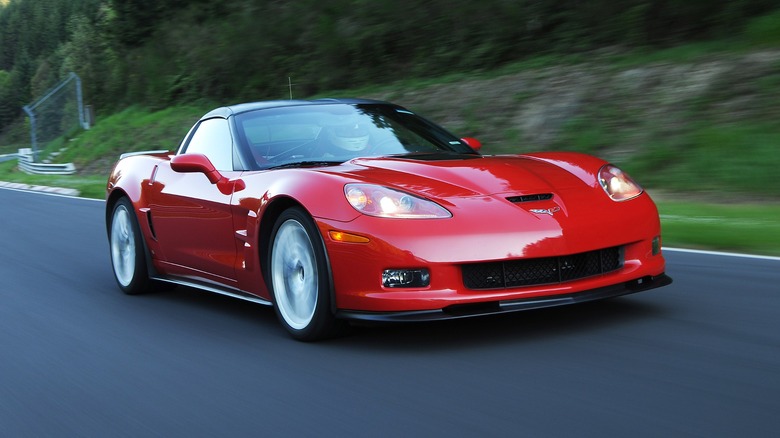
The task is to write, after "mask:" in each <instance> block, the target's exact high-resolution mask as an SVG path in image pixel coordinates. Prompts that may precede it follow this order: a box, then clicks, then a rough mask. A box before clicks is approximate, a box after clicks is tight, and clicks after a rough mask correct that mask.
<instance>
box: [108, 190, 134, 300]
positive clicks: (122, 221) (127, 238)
mask: <svg viewBox="0 0 780 438" xmlns="http://www.w3.org/2000/svg"><path fill="white" fill-rule="evenodd" d="M111 262H112V264H113V265H114V274H115V275H116V279H117V281H118V282H119V284H120V285H122V286H123V287H128V286H130V283H131V282H132V281H133V276H134V275H135V262H136V248H135V232H134V229H133V219H132V218H131V217H130V212H129V211H127V208H126V207H125V206H124V205H119V206H117V208H116V210H114V217H113V218H112V219H111Z"/></svg>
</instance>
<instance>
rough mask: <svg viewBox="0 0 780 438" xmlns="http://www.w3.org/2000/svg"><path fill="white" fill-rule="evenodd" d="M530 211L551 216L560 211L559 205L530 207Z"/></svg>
mask: <svg viewBox="0 0 780 438" xmlns="http://www.w3.org/2000/svg"><path fill="white" fill-rule="evenodd" d="M530 211H531V213H536V214H549V215H550V216H552V215H553V214H555V213H557V212H559V211H561V207H552V208H532V209H531V210H530Z"/></svg>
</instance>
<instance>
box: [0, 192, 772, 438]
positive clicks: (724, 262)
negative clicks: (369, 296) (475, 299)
mask: <svg viewBox="0 0 780 438" xmlns="http://www.w3.org/2000/svg"><path fill="white" fill-rule="evenodd" d="M104 230H105V228H104V224H103V203H102V202H99V201H90V200H80V199H74V198H64V197H54V196H46V195H39V194H33V193H24V192H17V191H11V190H4V189H0V244H1V245H2V251H0V436H4V437H5V436H7V437H44V436H57V437H71V436H79V437H82V436H83V437H136V438H137V437H156V436H159V437H179V436H182V437H185V436H186V437H200V436H237V437H240V436H426V437H429V436H480V437H482V436H513V437H515V436H529V437H568V436H578V437H579V436H599V437H602V436H631V437H641V436H648V437H650V436H652V437H659V436H675V437H683V436H701V437H775V436H778V433H779V432H778V430H779V429H780V286H779V285H780V260H772V259H752V258H741V257H729V256H720V255H707V254H704V255H702V254H690V253H684V252H671V251H667V252H666V257H667V261H668V273H669V274H670V275H671V276H672V277H673V278H674V279H675V283H674V284H673V285H672V286H669V287H666V288H663V289H657V290H654V291H648V292H644V293H641V294H637V295H632V296H628V297H623V298H619V299H614V300H609V301H604V302H599V303H591V304H585V305H579V306H572V307H566V308H558V309H545V310H540V311H530V312H523V313H517V314H514V315H506V316H501V317H495V318H493V317H491V318H482V319H470V320H464V321H452V322H444V323H435V324H418V325H400V326H399V325H396V326H382V327H366V328H360V329H359V330H357V331H356V333H354V334H353V335H352V336H349V337H345V338H341V339H337V340H333V341H329V342H322V343H316V344H304V343H299V342H296V341H293V340H292V339H290V338H289V337H288V336H287V335H286V334H285V332H284V331H283V330H282V328H281V327H280V325H279V324H278V323H277V321H276V319H275V316H274V314H273V311H272V309H270V308H268V307H263V306H259V305H255V304H251V303H246V302H243V301H239V300H234V299H230V298H227V297H222V296H217V295H211V294H207V293H202V292H197V291H193V290H190V289H177V290H175V291H171V292H165V293H157V294H151V295H144V296H137V297H130V296H125V295H123V294H122V293H121V292H119V290H118V289H117V287H116V285H115V283H114V279H113V277H112V274H111V269H110V262H109V258H108V245H107V243H106V234H105V231H104Z"/></svg>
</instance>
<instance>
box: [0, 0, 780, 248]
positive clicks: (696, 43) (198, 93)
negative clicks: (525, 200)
mask: <svg viewBox="0 0 780 438" xmlns="http://www.w3.org/2000/svg"><path fill="white" fill-rule="evenodd" d="M71 72H74V73H76V74H77V75H78V77H79V78H80V79H81V81H82V84H83V90H82V93H83V100H84V102H85V103H86V105H87V107H88V118H89V119H90V122H91V124H92V125H93V126H92V127H91V129H90V130H89V131H84V130H83V128H82V127H80V126H78V125H76V126H75V127H74V126H71V125H65V124H63V123H59V125H61V126H60V128H61V130H60V133H59V134H58V135H56V136H54V138H53V140H51V141H50V142H48V141H47V142H46V143H45V144H43V145H42V148H43V149H44V150H45V154H47V155H48V156H49V159H51V160H55V161H57V160H60V161H63V162H65V161H67V162H73V163H75V165H76V169H77V174H76V175H74V176H73V177H72V178H71V179H70V180H67V181H65V182H64V183H62V184H69V185H76V186H79V187H81V188H82V191H84V192H85V193H86V194H87V195H88V196H90V195H92V196H95V197H100V196H101V191H102V187H100V186H101V185H102V183H103V182H104V178H105V175H106V174H107V172H108V170H109V167H110V165H111V163H112V162H113V161H114V160H115V158H116V156H117V155H118V154H119V153H121V152H126V151H131V150H148V149H171V150H172V149H175V148H176V147H177V145H178V143H179V141H180V140H181V138H182V137H183V136H184V134H186V132H187V130H188V129H189V127H190V126H191V124H192V123H193V122H194V121H195V120H196V119H197V118H198V117H199V116H201V115H202V114H204V113H205V112H207V111H208V110H209V109H211V108H212V107H214V106H221V105H225V104H232V103H238V102H246V101H254V100H265V99H289V98H290V96H292V97H293V98H312V97H325V96H333V97H341V96H354V97H368V98H378V99H383V100H390V101H392V102H395V103H398V104H401V105H403V106H406V107H408V108H410V109H412V110H414V111H416V112H418V113H420V114H421V115H423V116H426V117H428V118H430V119H432V120H434V121H436V122H438V123H440V124H442V125H444V126H445V127H446V128H448V129H449V130H450V131H453V132H454V133H455V134H457V135H459V136H473V137H477V138H479V139H480V140H481V141H482V142H483V144H484V145H485V146H484V149H483V151H484V152H485V153H491V154H498V153H519V152H528V151H536V150H551V149H555V150H574V151H580V152H586V153H592V154H595V155H598V156H601V157H604V158H606V159H608V160H610V161H612V162H614V163H616V164H619V165H620V166H622V167H624V168H625V169H627V170H628V171H629V172H630V173H631V174H632V175H633V176H634V177H635V179H638V180H639V181H640V182H641V183H642V184H643V185H645V186H646V187H647V188H648V189H649V190H650V192H651V193H653V195H654V197H655V198H656V199H657V200H660V201H662V203H663V201H669V204H665V205H664V208H662V213H663V214H664V215H665V221H666V222H665V227H667V226H671V227H672V229H671V231H672V233H671V235H672V237H673V235H674V233H675V229H674V227H675V226H676V225H675V221H684V219H680V218H684V217H689V216H691V215H693V216H695V217H696V218H698V219H697V220H698V222H690V223H687V224H686V226H687V227H690V228H691V229H700V228H701V226H702V224H704V225H708V226H720V225H723V223H725V222H723V221H726V222H727V221H728V220H730V219H728V218H729V217H731V216H730V215H735V216H733V217H737V218H738V222H739V221H741V222H739V223H741V224H742V228H744V229H745V230H749V229H754V230H756V231H760V233H758V234H757V235H756V236H755V237H754V239H755V240H756V241H757V242H761V241H763V242H764V244H766V241H767V240H769V241H770V244H769V245H768V246H769V249H761V248H760V249H759V251H763V252H767V251H768V252H769V253H780V229H778V228H780V225H779V224H778V222H780V221H779V220H778V218H780V210H778V208H780V207H778V206H779V205H780V202H778V201H780V178H778V175H779V174H778V168H780V153H778V152H777V147H778V145H779V144H780V4H778V2H777V0H732V1H728V2H713V1H711V0H689V1H681V0H655V1H649V0H623V1H619V2H615V1H612V0H593V1H588V2H581V1H573V0H563V1H561V0H482V1H479V2H475V1H471V0H426V1H412V0H328V1H321V0H291V1H270V0H265V1H262V0H235V1H231V2H213V1H206V0H192V1H184V0H169V1H160V0H0V154H4V153H14V152H15V151H16V150H17V149H18V148H19V147H29V143H30V126H29V119H28V117H26V114H25V112H24V111H22V107H23V106H25V105H29V104H31V103H32V102H35V101H36V100H37V99H39V98H41V97H42V96H46V94H47V92H49V91H50V90H51V89H52V87H56V86H57V84H59V83H60V82H61V81H62V80H63V79H65V78H67V77H68V75H69V74H70V73H71ZM54 124H57V122H55V123H54ZM128 139H132V140H131V141H128ZM18 173H19V172H18V171H17V170H16V168H15V166H14V165H13V164H11V163H0V180H16V179H20V180H26V179H27V178H29V177H28V176H24V175H19V174H18ZM33 178H35V177H33ZM36 181H37V180H36ZM74 181H75V182H74ZM96 181H97V182H98V183H95V182H96ZM95 185H96V186H98V187H100V188H98V189H93V188H90V187H92V186H95ZM693 202H701V203H705V204H707V205H708V207H706V208H716V210H701V209H699V210H696V211H693V212H690V211H688V210H686V208H687V207H689V206H690V205H691V204H692V203H693ZM745 203H748V204H750V208H754V207H756V208H758V207H762V208H765V209H761V208H759V209H758V210H756V212H755V214H754V213H750V214H747V212H752V211H753V210H750V209H749V208H747V207H744V204H745ZM733 205H737V206H739V207H736V208H733V209H732V208H731V207H728V206H733ZM702 208H705V207H702ZM724 208H725V209H724ZM734 210H736V211H734ZM713 218H714V219H713ZM718 218H721V219H723V221H721V222H722V223H721V222H719V221H720V219H718ZM734 220H736V219H734ZM677 225H680V224H677ZM732 225H733V224H732ZM773 227H774V228H773ZM767 230H769V232H767ZM746 232H747V231H740V233H746ZM686 234H690V230H688V231H685V232H681V233H680V235H682V236H684V235H686ZM712 234H713V236H719V237H717V238H718V239H721V240H722V239H725V238H726V237H725V236H723V235H724V234H729V232H728V231H725V232H724V231H723V230H721V229H716V230H715V231H713V232H712ZM732 234H733V233H732ZM713 236H709V237H707V238H703V239H701V242H689V243H690V244H692V245H704V246H708V245H709V246H711V245H710V242H711V240H712V238H713ZM767 236H768V237H767ZM734 240H735V241H736V243H729V244H721V246H720V247H722V248H729V249H734V246H733V245H735V244H736V245H737V246H739V245H740V242H742V241H744V240H746V237H745V235H740V236H738V237H736V238H735V239H734ZM702 242H703V243H702ZM772 248H778V249H777V250H775V249H772ZM737 249H740V248H737ZM745 249H750V248H745Z"/></svg>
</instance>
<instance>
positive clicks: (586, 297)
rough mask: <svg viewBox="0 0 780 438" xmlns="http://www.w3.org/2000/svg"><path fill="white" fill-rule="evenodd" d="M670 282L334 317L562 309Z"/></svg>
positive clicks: (395, 318)
mask: <svg viewBox="0 0 780 438" xmlns="http://www.w3.org/2000/svg"><path fill="white" fill-rule="evenodd" d="M671 283H672V278H671V277H669V276H668V275H666V274H664V273H662V274H660V275H656V276H645V277H642V278H638V279H636V280H632V281H627V282H624V283H620V284H615V285H611V286H605V287H600V288H596V289H590V290H585V291H581V292H574V293H570V294H563V295H550V296H542V297H534V298H526V299H519V300H506V301H489V302H480V303H475V304H455V305H451V306H447V307H444V308H442V309H435V310H415V311H401V312H362V311H354V310H339V311H337V312H336V317H338V318H343V319H351V320H359V321H371V322H418V321H419V322H422V321H437V320H444V319H458V318H468V317H473V316H484V315H494V314H500V313H509V312H518V311H521V310H531V309H541V308H544V307H554V306H563V305H567V304H576V303H584V302H587V301H595V300H603V299H606V298H614V297H619V296H621V295H628V294H633V293H636V292H642V291H646V290H650V289H655V288H657V287H661V286H666V285H669V284H671Z"/></svg>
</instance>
